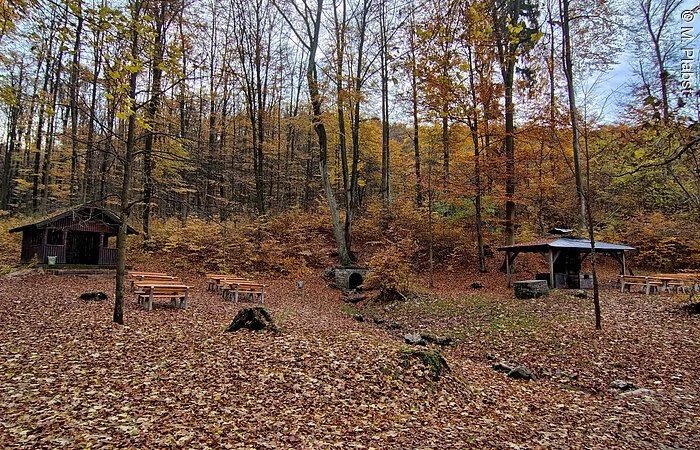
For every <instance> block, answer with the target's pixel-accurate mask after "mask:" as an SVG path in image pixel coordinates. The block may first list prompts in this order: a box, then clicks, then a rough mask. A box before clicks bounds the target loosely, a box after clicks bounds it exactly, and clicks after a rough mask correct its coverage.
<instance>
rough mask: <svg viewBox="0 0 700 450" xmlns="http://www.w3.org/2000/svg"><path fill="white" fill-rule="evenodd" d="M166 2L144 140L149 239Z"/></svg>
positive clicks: (158, 16) (161, 7)
mask: <svg viewBox="0 0 700 450" xmlns="http://www.w3.org/2000/svg"><path fill="white" fill-rule="evenodd" d="M165 7H166V3H165V2H158V4H157V6H156V11H154V18H155V24H156V27H155V30H154V31H155V34H154V35H153V49H154V54H153V64H152V68H151V72H152V74H153V75H152V80H151V98H150V100H149V102H148V108H147V109H146V120H147V121H148V123H149V125H150V128H147V129H146V136H145V140H144V149H143V175H144V184H143V203H144V208H143V238H144V239H145V240H149V239H150V238H151V208H152V205H151V202H152V198H153V135H154V128H155V126H156V115H157V114H158V109H159V107H160V101H161V96H162V92H161V87H160V84H161V78H162V74H163V69H162V67H161V66H162V64H163V52H164V48H165V34H164V30H163V24H164V22H165Z"/></svg>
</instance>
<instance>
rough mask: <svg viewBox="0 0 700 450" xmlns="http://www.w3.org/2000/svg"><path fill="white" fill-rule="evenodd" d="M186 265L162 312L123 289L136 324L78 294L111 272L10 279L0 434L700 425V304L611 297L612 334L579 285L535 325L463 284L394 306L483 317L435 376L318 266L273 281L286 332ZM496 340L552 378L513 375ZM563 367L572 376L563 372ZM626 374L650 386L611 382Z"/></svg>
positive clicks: (589, 441) (487, 432)
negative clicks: (433, 298) (595, 322)
mask: <svg viewBox="0 0 700 450" xmlns="http://www.w3.org/2000/svg"><path fill="white" fill-rule="evenodd" d="M183 277H184V280H185V282H186V283H188V284H189V285H192V286H195V287H194V289H193V292H192V293H191V295H190V307H189V309H188V310H186V311H180V310H175V309H171V308H169V307H166V306H160V305H158V307H156V308H155V309H154V310H153V311H150V312H149V311H145V310H142V309H140V308H139V307H138V306H137V305H136V303H135V301H134V299H132V298H131V297H130V296H127V299H126V300H127V301H126V305H125V318H126V323H127V325H126V326H117V325H113V324H112V323H111V315H112V304H111V303H112V302H111V301H106V302H85V301H82V300H80V299H79V296H80V293H82V292H93V291H95V292H96V291H104V292H113V283H114V282H113V280H108V279H85V278H78V277H53V276H48V275H40V274H30V275H25V276H22V277H12V278H3V279H0V340H1V341H2V342H3V345H2V346H0V375H1V376H2V377H3V382H2V383H0V417H2V419H0V447H3V448H27V447H37V448H56V447H67V448H85V447H90V448H100V447H102V448H112V447H129V448H162V447H182V448H189V447H198V448H300V449H302V448H303V449H311V448H368V449H369V448H375V449H405V448H422V449H429V448H434V449H439V448H523V449H524V448H584V447H586V448H601V449H602V448H609V447H611V446H617V447H619V448H630V449H631V448H659V447H658V446H659V444H663V445H668V446H670V447H686V448H692V447H693V445H695V443H697V442H698V436H700V431H699V428H698V427H699V425H698V423H700V422H699V421H698V420H697V419H698V417H700V405H699V403H698V397H697V392H699V390H698V387H700V386H699V382H698V379H697V377H696V376H695V375H694V373H696V372H695V369H693V368H692V366H694V364H693V363H692V362H691V360H690V359H689V358H690V357H691V356H697V351H698V350H699V349H700V345H699V339H698V335H699V334H700V333H698V320H697V317H690V318H689V316H681V315H678V314H671V313H669V312H668V307H669V304H670V303H669V302H671V301H672V300H669V299H664V298H662V297H661V296H653V297H646V296H636V295H631V296H630V295H628V296H622V297H619V298H613V299H611V300H610V301H609V302H606V303H604V305H605V306H607V309H606V310H605V311H606V315H605V316H604V317H605V318H606V325H607V328H606V329H605V330H603V332H602V333H595V332H594V331H592V330H591V328H592V327H591V326H590V323H588V320H589V317H588V316H586V314H588V312H587V308H584V307H582V306H580V305H579V306H577V305H576V304H573V305H572V304H571V303H570V302H569V300H568V299H558V298H548V300H547V301H546V302H545V301H543V302H537V303H534V302H533V303H530V304H529V305H530V306H529V307H530V308H531V309H532V311H531V312H532V314H535V315H539V316H541V317H543V318H544V317H548V316H550V315H556V314H558V313H560V312H561V311H568V313H571V314H569V315H566V316H562V318H561V321H562V323H561V324H559V326H557V325H552V326H551V327H547V329H541V331H542V335H541V336H540V337H538V338H535V337H533V336H534V335H532V334H531V333H530V334H527V335H522V334H521V331H522V329H525V328H527V327H523V326H521V327H520V329H518V328H517V327H514V330H515V331H512V330H507V331H506V332H501V331H497V332H493V330H492V331H490V332H488V333H487V332H486V331H485V330H486V328H487V327H484V326H483V323H482V322H480V321H483V320H491V319H490V318H492V317H493V314H496V316H495V317H498V314H501V313H499V312H493V311H501V310H502V311H503V312H502V314H505V315H506V317H507V314H508V313H509V311H512V310H513V309H517V305H515V304H511V303H510V300H508V299H507V298H505V297H500V298H499V296H498V295H495V296H494V298H493V303H492V309H493V311H490V310H486V307H483V306H480V308H481V309H479V310H478V311H476V313H475V315H474V314H471V313H470V312H469V310H464V309H463V306H464V305H463V304H461V303H460V301H461V300H460V299H459V298H458V297H455V296H452V294H453V293H452V292H449V293H444V294H445V295H444V296H443V297H441V299H442V300H441V301H442V305H443V306H444V310H445V311H447V312H448V314H446V315H444V316H443V317H437V318H436V317H435V316H439V314H434V315H431V314H425V315H424V317H420V316H416V315H410V314H409V312H410V311H407V310H404V311H401V310H400V308H399V309H396V310H391V309H390V308H389V310H382V311H381V312H382V313H383V314H385V316H387V319H390V320H399V319H401V320H402V321H403V322H404V323H405V324H406V325H405V326H406V327H415V328H421V327H423V328H430V331H433V332H439V331H444V330H441V329H438V328H439V326H440V324H443V323H446V324H448V325H449V328H450V331H451V332H453V333H455V331H456V330H457V327H458V326H465V327H466V329H474V328H480V331H479V330H476V331H474V330H473V331H472V332H471V333H464V334H462V335H461V336H459V338H460V342H461V343H460V344H459V345H457V346H455V347H451V348H440V355H441V356H442V357H444V360H445V363H446V364H449V371H448V370H442V371H441V373H440V376H439V378H437V379H436V377H435V372H434V370H433V368H431V361H435V358H433V359H432V360H431V359H430V358H421V357H409V358H407V357H406V356H407V355H408V354H409V353H407V351H409V350H407V347H406V345H405V344H404V343H403V342H402V340H401V339H398V338H397V337H396V335H395V334H393V333H394V332H393V331H392V330H390V329H387V327H382V326H378V325H376V324H374V323H368V322H364V323H359V322H357V321H355V320H353V318H352V317H350V316H349V315H348V314H347V313H344V312H342V311H341V305H342V300H341V298H340V294H339V293H338V292H337V291H334V290H331V289H328V288H327V287H326V286H325V285H323V284H322V283H321V282H320V281H314V280H309V281H307V282H306V283H305V286H304V289H303V290H297V289H296V286H295V283H294V281H291V280H265V282H266V283H267V284H269V285H270V287H269V290H266V305H265V307H266V308H267V309H268V310H269V311H270V313H271V314H272V316H273V318H274V320H275V323H276V324H277V325H278V326H279V328H280V330H281V332H280V333H259V332H251V331H246V330H240V331H238V332H236V333H226V332H225V329H226V327H227V326H228V324H230V322H231V320H232V318H233V317H234V316H235V315H236V313H237V312H238V311H239V309H240V308H241V307H242V306H243V305H241V304H239V305H235V304H232V303H231V302H226V301H224V300H222V299H221V298H220V297H218V296H217V295H215V294H214V293H211V292H207V291H206V287H205V283H204V279H203V277H201V276H195V275H189V276H188V275H187V274H183ZM317 279H319V280H320V276H319V277H317ZM453 283H454V280H447V279H445V286H453ZM440 289H441V288H440V287H438V288H437V289H436V292H437V293H438V294H440V295H442V294H443V293H442V292H441V291H440ZM482 294H483V295H487V294H484V290H481V291H480V295H482ZM567 302H568V303H567ZM403 306H404V307H405V306H406V304H405V303H404V304H403ZM450 308H453V309H450ZM460 309H462V313H461V314H458V313H456V312H452V311H459V310H460ZM572 310H573V311H572ZM423 312H424V311H423ZM492 312H493V314H492ZM576 314H581V315H582V316H583V319H582V320H574V319H571V318H570V317H572V316H576ZM438 319H439V320H438ZM442 319H445V320H442ZM499 320H500V321H501V322H499V323H508V322H507V320H505V319H499ZM555 322H556V321H554V322H552V323H555ZM633 325H634V326H633ZM500 330H502V329H500ZM518 330H520V331H518ZM511 331H512V333H511ZM529 331H531V330H529ZM556 341H561V342H560V343H559V344H560V345H559V344H558V345H559V348H556V346H553V344H552V343H553V342H556ZM562 346H563V347H562ZM564 347H566V351H563V350H562V349H563V348H564ZM489 352H491V353H495V354H496V355H497V356H498V357H501V358H504V359H509V360H510V359H518V362H520V363H522V364H525V365H528V366H529V367H530V368H532V369H534V370H535V371H536V372H537V373H538V375H542V374H543V373H544V374H545V376H544V377H540V376H538V381H536V382H527V381H518V380H512V379H509V378H507V377H506V376H505V375H504V374H502V373H499V372H496V371H494V370H493V369H492V368H491V362H490V361H489V360H488V359H487V358H486V357H485V354H487V353H489ZM550 370H551V372H548V371H550ZM558 371H568V372H571V373H574V372H575V373H576V374H577V375H576V379H572V378H570V379H567V380H568V381H567V382H566V383H562V382H561V378H560V377H558V375H556V374H555V372H558ZM620 372H622V373H620ZM548 373H549V375H547V374H548ZM623 375H631V376H632V377H633V378H634V380H633V381H634V382H635V383H636V384H637V385H640V386H645V387H647V388H649V389H648V390H647V391H648V392H647V391H645V392H644V393H643V394H635V395H628V394H627V393H625V395H624V396H623V395H621V394H619V393H617V392H615V391H614V390H611V389H609V388H608V386H607V384H608V383H609V380H608V379H610V380H612V379H617V378H621V377H622V376H623ZM655 382H660V383H659V384H654V383H655Z"/></svg>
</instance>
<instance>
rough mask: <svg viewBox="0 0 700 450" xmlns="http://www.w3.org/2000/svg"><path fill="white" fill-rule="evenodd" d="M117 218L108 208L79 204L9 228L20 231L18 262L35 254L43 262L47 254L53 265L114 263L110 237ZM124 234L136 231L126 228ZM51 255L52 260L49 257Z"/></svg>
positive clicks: (112, 234)
mask: <svg viewBox="0 0 700 450" xmlns="http://www.w3.org/2000/svg"><path fill="white" fill-rule="evenodd" d="M118 230H119V217H118V216H117V215H116V214H115V213H113V212H112V211H109V210H108V209H105V208H101V207H98V206H89V205H82V206H78V207H76V208H73V209H70V210H68V211H64V212H60V213H56V214H54V215H52V216H50V217H48V218H46V219H43V220H41V221H39V222H34V223H30V224H28V225H24V226H21V227H17V228H13V229H11V230H10V233H16V232H20V231H21V232H22V256H21V259H22V261H30V260H31V259H32V258H34V257H35V256H36V258H37V260H38V261H39V263H43V264H46V263H48V262H49V257H53V258H55V262H56V264H80V265H100V266H102V265H114V264H116V263H117V249H116V248H112V247H110V245H109V244H110V241H109V238H110V237H114V236H116V235H117V232H118ZM127 233H128V234H138V232H137V231H136V230H135V229H133V228H132V227H127ZM53 258H52V259H53Z"/></svg>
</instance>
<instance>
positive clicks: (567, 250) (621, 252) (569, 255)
mask: <svg viewBox="0 0 700 450" xmlns="http://www.w3.org/2000/svg"><path fill="white" fill-rule="evenodd" d="M498 250H499V251H503V252H506V273H507V279H508V287H510V285H511V274H510V272H511V271H510V268H511V266H512V265H513V263H514V261H515V258H516V257H517V256H518V255H519V254H520V253H540V254H542V255H543V256H544V257H545V258H547V260H548V262H549V273H548V277H547V278H548V281H549V285H550V286H551V287H556V288H570V289H579V288H582V287H587V286H586V284H587V283H586V281H587V280H588V277H589V275H588V274H585V273H583V272H581V264H582V263H583V261H584V260H585V259H586V257H588V255H590V253H591V241H590V240H589V239H585V238H577V237H568V236H567V237H559V238H552V239H549V240H543V241H538V242H529V243H523V244H514V245H506V246H504V247H500V248H498ZM627 250H635V248H634V247H629V246H627V245H620V244H610V243H607V242H601V241H596V242H595V251H596V253H597V254H603V255H609V256H611V257H612V258H614V259H615V260H616V261H617V262H619V263H620V274H621V275H624V274H626V273H627V266H626V262H625V251H627Z"/></svg>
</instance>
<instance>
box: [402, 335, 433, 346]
mask: <svg viewBox="0 0 700 450" xmlns="http://www.w3.org/2000/svg"><path fill="white" fill-rule="evenodd" d="M403 340H404V341H405V342H406V343H407V344H411V345H426V344H427V342H425V339H423V338H422V337H421V336H420V334H417V333H416V334H406V335H404V337H403Z"/></svg>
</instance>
